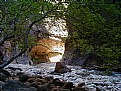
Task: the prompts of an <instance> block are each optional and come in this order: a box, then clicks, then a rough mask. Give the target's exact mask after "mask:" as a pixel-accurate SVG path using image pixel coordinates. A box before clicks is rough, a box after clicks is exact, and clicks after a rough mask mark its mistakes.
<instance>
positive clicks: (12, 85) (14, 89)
mask: <svg viewBox="0 0 121 91" xmlns="http://www.w3.org/2000/svg"><path fill="white" fill-rule="evenodd" d="M2 91H37V89H36V88H33V87H27V86H26V85H25V84H24V83H22V82H20V81H17V80H10V81H7V82H6V83H5V85H3V87H2Z"/></svg>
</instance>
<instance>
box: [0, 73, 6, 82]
mask: <svg viewBox="0 0 121 91" xmlns="http://www.w3.org/2000/svg"><path fill="white" fill-rule="evenodd" d="M6 78H7V75H5V74H3V73H0V81H5V80H6Z"/></svg>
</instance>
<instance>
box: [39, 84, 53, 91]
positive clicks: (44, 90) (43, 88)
mask: <svg viewBox="0 0 121 91" xmlns="http://www.w3.org/2000/svg"><path fill="white" fill-rule="evenodd" d="M38 91H51V85H50V83H45V84H43V85H39V86H38Z"/></svg>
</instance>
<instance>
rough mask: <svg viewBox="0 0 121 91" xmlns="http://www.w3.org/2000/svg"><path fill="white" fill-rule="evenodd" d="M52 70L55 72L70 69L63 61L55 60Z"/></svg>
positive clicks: (63, 71) (68, 70)
mask: <svg viewBox="0 0 121 91" xmlns="http://www.w3.org/2000/svg"><path fill="white" fill-rule="evenodd" d="M54 72H56V73H66V72H71V70H70V69H69V68H68V67H67V66H66V65H65V64H64V63H62V62H57V63H56V66H55V71H54Z"/></svg>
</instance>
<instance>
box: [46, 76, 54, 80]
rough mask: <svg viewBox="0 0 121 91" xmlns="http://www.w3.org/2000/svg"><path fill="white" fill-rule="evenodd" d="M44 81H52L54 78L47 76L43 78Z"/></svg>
mask: <svg viewBox="0 0 121 91" xmlns="http://www.w3.org/2000/svg"><path fill="white" fill-rule="evenodd" d="M45 79H46V80H47V81H52V80H53V79H54V77H53V76H48V77H45Z"/></svg>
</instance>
